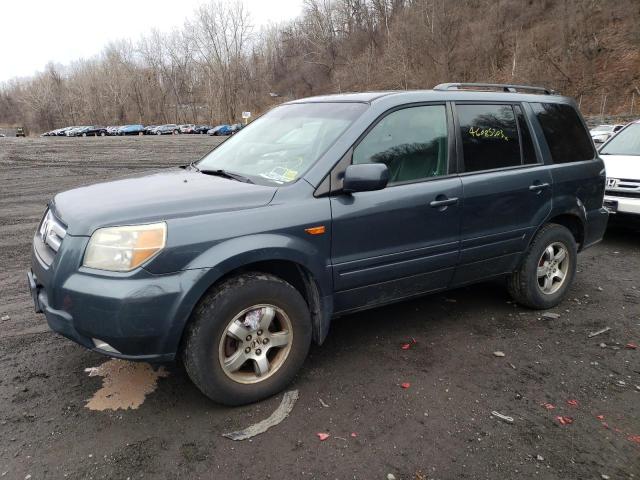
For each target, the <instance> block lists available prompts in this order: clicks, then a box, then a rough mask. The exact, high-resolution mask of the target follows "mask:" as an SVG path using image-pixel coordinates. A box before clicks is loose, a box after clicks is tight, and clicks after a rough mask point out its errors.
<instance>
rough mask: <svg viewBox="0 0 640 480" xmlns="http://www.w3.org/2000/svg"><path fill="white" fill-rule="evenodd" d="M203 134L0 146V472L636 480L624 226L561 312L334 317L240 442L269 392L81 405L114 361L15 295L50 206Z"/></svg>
mask: <svg viewBox="0 0 640 480" xmlns="http://www.w3.org/2000/svg"><path fill="white" fill-rule="evenodd" d="M215 142H216V139H213V138H211V137H206V136H177V137H162V138H157V137H143V138H138V137H133V138H126V139H123V138H109V137H107V138H97V139H94V138H84V139H67V138H50V139H47V138H42V139H33V138H28V139H11V138H3V139H0V316H2V318H3V319H2V320H0V478H2V479H5V478H7V479H25V478H31V479H34V480H35V479H45V478H46V479H58V478H71V479H85V478H95V479H101V478H109V479H111V478H114V479H126V478H131V479H137V478H159V479H176V478H207V479H211V478H215V479H265V478H273V479H284V478H287V479H289V478H330V479H351V478H354V479H355V478H357V479H385V478H387V475H388V474H393V475H394V476H395V478H397V479H427V478H428V479H464V478H468V479H479V478H490V479H512V478H545V479H546V478H549V479H578V478H580V479H600V478H606V477H605V476H608V478H611V479H627V478H640V437H638V436H639V435H640V349H635V350H634V349H632V348H625V345H626V344H628V343H633V344H640V243H639V242H638V238H639V237H638V232H637V231H631V230H624V229H614V230H610V231H609V232H608V233H607V235H606V238H605V240H604V242H603V243H601V244H600V245H598V246H596V247H594V248H592V249H590V250H587V251H586V252H584V253H582V254H581V255H580V263H579V273H578V275H577V279H576V282H575V284H574V286H573V288H572V290H571V293H570V297H569V298H568V299H567V300H566V301H565V302H564V303H563V304H562V305H561V306H560V307H559V308H557V309H555V310H553V312H555V313H558V314H559V315H560V317H559V318H557V319H542V318H541V317H540V313H539V312H533V311H530V310H526V309H524V308H520V307H518V306H516V305H514V304H513V303H511V302H510V300H509V297H508V296H507V294H506V292H505V290H504V289H503V288H502V285H501V284H500V283H499V282H493V283H486V284H482V285H477V286H473V287H468V288H464V289H460V290H455V291H452V292H447V293H446V294H440V295H433V296H430V297H426V298H423V299H419V300H415V301H410V302H405V303H401V304H397V305H394V306H389V307H385V308H380V309H377V310H373V311H369V312H365V313H360V314H357V315H351V316H348V317H345V318H342V319H340V320H338V321H336V322H335V323H334V324H333V325H332V327H331V333H330V336H329V338H328V340H327V341H326V343H325V344H324V345H323V346H322V347H314V348H312V351H311V354H310V357H309V359H308V360H307V362H306V364H305V365H304V367H303V369H302V371H301V373H300V374H299V376H298V377H297V379H296V381H295V382H294V384H293V385H292V388H295V389H298V390H299V392H300V398H299V400H298V402H297V404H296V405H295V407H294V408H293V411H292V413H291V415H290V416H289V417H288V418H287V419H286V420H284V422H283V423H281V424H280V425H278V426H276V427H274V428H272V429H271V430H269V431H268V432H266V433H265V434H263V435H261V436H258V437H255V438H254V439H253V440H251V441H243V442H233V441H231V440H228V439H226V438H223V437H222V436H221V434H222V433H224V432H228V431H231V430H235V429H238V428H243V427H246V426H249V425H251V424H253V423H255V422H257V421H260V420H262V419H264V418H266V417H268V416H269V415H270V414H271V413H272V412H273V411H274V410H275V409H276V408H277V406H278V405H279V403H280V399H281V396H278V397H274V398H271V399H269V400H266V401H264V402H261V403H259V404H256V405H251V406H246V407H240V408H227V407H222V406H218V405H216V404H213V403H211V402H210V401H209V400H207V399H206V398H205V397H204V396H203V395H201V394H200V393H199V392H198V390H196V388H195V387H194V386H193V385H192V384H191V383H190V382H189V380H188V378H187V377H186V375H185V373H184V371H183V370H181V369H180V368H179V367H177V366H169V367H168V368H167V371H168V375H167V376H164V377H163V375H158V377H163V378H159V379H158V384H157V389H156V390H155V391H154V392H152V393H149V394H148V395H147V396H146V399H145V400H144V402H143V403H142V404H141V405H140V406H139V408H137V409H128V410H116V411H112V410H105V411H94V410H90V409H88V408H86V406H85V405H86V403H87V402H88V401H89V400H90V399H92V397H94V395H95V394H96V392H97V391H98V390H99V389H100V387H101V385H102V381H103V377H101V376H100V375H94V376H89V374H88V373H87V372H85V369H86V368H89V367H98V366H100V365H101V364H103V363H104V362H105V361H106V359H105V358H104V357H101V356H100V355H98V354H95V353H92V352H89V351H86V350H84V349H83V348H81V347H79V346H77V345H75V344H73V343H71V342H70V341H68V340H66V339H64V338H62V337H60V336H58V335H56V334H53V333H50V332H49V331H48V330H47V328H46V324H45V323H44V322H45V320H44V317H43V316H41V315H36V314H35V313H33V307H32V303H31V299H30V297H29V294H28V292H27V288H26V280H25V271H26V270H27V268H28V266H29V256H30V242H31V236H32V234H33V232H34V231H35V228H36V224H37V222H38V221H39V219H40V217H41V215H42V212H43V209H44V207H45V204H46V202H47V200H48V199H49V198H50V197H51V196H52V194H53V193H54V192H56V191H59V190H63V189H67V188H70V187H74V186H77V185H82V184H86V183H89V182H96V181H100V180H106V179H109V178H113V177H117V176H120V175H124V174H128V173H131V172H133V171H140V170H143V169H151V168H156V167H158V168H160V167H166V166H171V165H178V164H182V163H186V162H188V161H190V160H192V159H194V158H196V157H198V156H200V155H201V154H203V153H205V152H206V151H207V150H209V149H210V148H211V147H212V145H213V144H214V143H215ZM7 316H8V317H9V318H8V319H7V318H6V317H7ZM604 327H611V330H610V331H608V332H606V333H602V334H600V335H598V336H596V337H593V338H588V334H589V333H591V332H595V331H597V330H600V329H602V328H604ZM412 339H414V340H415V343H412V345H411V348H409V349H408V350H403V349H402V348H401V344H403V343H406V342H412V341H413V340H412ZM601 344H602V345H604V346H601ZM495 351H502V352H504V354H505V356H504V357H496V356H494V354H493V352H495ZM404 382H409V383H410V387H409V388H407V389H403V388H401V386H400V385H401V384H402V383H404ZM320 399H322V402H324V404H326V405H328V407H325V406H323V405H322V402H321V401H320ZM568 400H576V401H577V405H576V406H572V405H569V404H568V403H567V401H568ZM543 404H551V405H553V406H555V408H554V409H551V410H548V409H547V408H546V407H545V406H543ZM492 411H497V412H499V413H501V414H504V415H508V416H511V417H513V423H507V422H505V421H502V420H500V419H497V418H495V417H493V416H492V415H491V412H492ZM557 416H568V417H572V419H573V423H571V424H566V425H561V424H560V423H559V421H558V420H557V419H556V417H557ZM599 416H600V418H598V417H599ZM317 432H326V433H328V434H330V437H329V438H328V439H327V440H325V441H323V442H321V441H320V440H319V439H318V437H316V433H317ZM351 433H356V436H355V437H352V436H351ZM29 476H30V477H29Z"/></svg>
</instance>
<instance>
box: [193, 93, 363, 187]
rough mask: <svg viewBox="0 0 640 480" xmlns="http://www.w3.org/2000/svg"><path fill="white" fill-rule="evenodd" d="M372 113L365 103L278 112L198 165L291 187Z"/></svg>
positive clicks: (317, 105)
mask: <svg viewBox="0 0 640 480" xmlns="http://www.w3.org/2000/svg"><path fill="white" fill-rule="evenodd" d="M366 108H367V105H366V104H364V103H347V102H344V103H329V102H326V103H299V104H288V105H282V106H280V107H277V108H274V109H273V110H271V111H270V112H268V113H266V114H265V115H263V116H262V117H260V118H258V119H256V120H255V121H253V122H251V123H250V124H249V125H248V126H247V127H245V128H243V129H242V130H240V131H239V132H238V133H237V134H235V135H233V136H232V137H230V138H229V139H228V140H226V141H225V142H224V143H222V144H221V145H220V146H219V147H218V148H216V149H215V150H213V151H212V152H211V153H209V154H208V155H207V156H205V157H204V158H203V159H202V160H200V162H198V163H197V164H196V166H197V168H198V169H200V170H203V171H217V170H222V171H226V172H229V173H231V174H237V175H242V176H244V177H247V178H248V179H250V180H251V181H253V182H255V183H260V184H266V185H283V184H287V183H291V182H293V181H295V180H297V179H298V178H300V176H301V175H302V174H303V173H305V172H306V171H307V170H308V169H309V168H310V167H311V165H313V164H314V163H315V162H316V160H318V159H319V158H320V156H321V155H322V154H323V153H324V152H325V151H326V150H327V149H328V148H329V147H330V146H331V145H332V144H333V143H334V142H335V141H336V140H337V139H338V137H339V136H340V135H342V133H343V132H344V131H345V130H346V129H347V128H348V127H349V126H350V125H351V124H352V123H353V121H354V120H355V119H356V118H358V117H359V116H360V115H361V114H362V113H363V112H364V111H365V110H366Z"/></svg>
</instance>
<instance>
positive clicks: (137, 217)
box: [28, 84, 608, 405]
mask: <svg viewBox="0 0 640 480" xmlns="http://www.w3.org/2000/svg"><path fill="white" fill-rule="evenodd" d="M605 178H606V177H605V169H604V164H603V162H602V160H601V159H600V158H599V157H598V154H597V152H596V151H595V149H594V146H593V142H592V141H591V138H590V136H589V132H588V130H587V128H586V126H585V124H584V122H583V119H582V118H581V116H580V114H579V112H578V110H577V108H576V105H575V103H574V102H573V100H571V99H569V98H567V97H563V96H560V95H556V94H554V93H553V92H551V91H549V90H545V89H541V88H536V87H525V86H515V85H490V84H443V85H438V86H437V87H435V88H434V89H433V90H427V91H403V92H373V93H353V94H344V95H328V96H321V97H314V98H307V99H302V100H296V101H292V102H288V103H285V104H283V105H280V106H278V107H276V108H274V109H272V110H270V111H269V112H268V113H266V114H265V115H263V116H262V117H260V118H258V119H257V120H256V121H254V122H252V123H251V124H250V125H249V126H247V127H246V128H245V129H243V130H242V131H241V132H239V133H238V134H237V135H234V136H233V137H231V138H230V139H229V140H227V141H226V142H224V143H222V144H221V145H219V146H218V147H217V148H215V149H214V150H213V151H212V152H210V153H209V154H207V155H206V156H205V157H204V158H202V159H201V160H199V161H197V162H194V163H192V164H191V165H188V166H185V167H182V168H175V169H168V170H166V171H164V172H161V173H155V174H152V175H146V176H140V177H136V178H126V179H123V180H118V181H112V182H107V183H100V184H97V185H91V186H87V187H81V188H76V189H73V190H69V191H66V192H63V193H59V194H57V195H56V196H55V197H54V198H53V200H52V201H51V202H50V203H49V206H48V209H47V210H46V213H45V215H44V218H43V220H42V222H41V224H40V225H39V227H38V231H37V232H36V235H35V236H34V239H33V259H32V267H31V271H30V272H28V280H29V286H30V289H31V293H32V295H33V299H34V302H35V306H36V311H38V312H44V314H45V316H46V319H47V321H48V323H49V325H50V327H51V328H52V329H53V330H55V331H56V332H59V333H60V334H62V335H64V336H66V337H68V338H70V339H72V340H74V341H76V342H77V343H79V344H81V345H83V346H85V347H87V348H89V349H91V350H94V351H96V352H100V353H102V354H105V355H109V356H112V357H118V358H124V359H130V360H146V361H171V360H174V359H177V358H180V359H182V361H183V363H184V365H185V368H186V370H187V372H188V374H189V376H190V377H191V379H192V380H193V382H194V383H195V384H196V385H197V386H198V387H199V388H200V390H202V392H204V394H205V395H207V396H208V397H210V398H211V399H213V400H215V401H218V402H221V403H225V404H231V405H238V404H244V403H248V402H253V401H256V400H259V399H262V398H265V397H267V396H270V395H273V394H274V393H276V392H278V391H280V390H281V389H283V388H285V386H286V385H287V384H288V383H289V382H291V380H292V379H293V377H294V376H295V374H296V372H297V371H298V369H299V368H300V367H301V365H302V364H303V362H304V359H305V357H306V355H307V352H308V349H309V346H310V343H311V341H315V342H316V343H318V344H321V343H322V342H323V341H324V339H325V337H326V336H327V333H328V331H329V326H330V324H331V321H332V319H334V318H336V317H338V316H341V315H345V314H347V313H350V312H355V311H358V310H363V309H368V308H373V307H377V306H380V305H385V304H389V303H392V302H397V301H401V300H404V299H407V298H411V297H415V296H418V295H424V294H427V293H431V292H437V291H442V290H446V289H451V288H456V287H460V286H462V285H467V284H471V283H475V282H480V281H484V280H487V279H491V278H500V277H503V278H506V283H507V286H508V289H509V291H510V293H511V295H512V296H513V298H514V299H515V300H516V301H517V302H519V303H520V304H521V305H524V306H526V307H530V308H534V309H546V308H551V307H553V306H555V305H557V304H558V303H559V302H561V301H562V299H563V298H564V297H565V296H566V294H567V291H568V289H569V288H570V286H571V283H572V281H573V279H574V276H575V272H576V264H577V253H578V252H579V251H581V250H583V249H585V248H587V247H589V246H591V245H593V244H594V243H596V242H598V241H600V240H601V238H602V235H603V232H604V230H605V227H606V224H607V218H608V217H607V212H606V210H605V209H603V208H602V201H603V195H604V190H605Z"/></svg>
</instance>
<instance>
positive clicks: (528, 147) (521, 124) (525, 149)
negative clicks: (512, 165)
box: [513, 105, 538, 165]
mask: <svg viewBox="0 0 640 480" xmlns="http://www.w3.org/2000/svg"><path fill="white" fill-rule="evenodd" d="M513 109H514V110H515V112H516V117H517V118H518V130H519V131H520V146H521V149H522V163H524V164H525V165H529V164H531V163H538V158H537V157H536V150H535V148H534V147H533V140H532V139H531V132H530V131H529V126H528V125H527V121H526V119H525V118H524V113H523V111H522V108H520V106H519V105H516V106H514V107H513Z"/></svg>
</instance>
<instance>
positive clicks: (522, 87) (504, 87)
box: [433, 83, 556, 95]
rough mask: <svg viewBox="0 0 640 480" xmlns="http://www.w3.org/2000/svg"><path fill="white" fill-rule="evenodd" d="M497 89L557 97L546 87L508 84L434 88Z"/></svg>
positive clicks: (443, 85)
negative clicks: (526, 91) (524, 91)
mask: <svg viewBox="0 0 640 480" xmlns="http://www.w3.org/2000/svg"><path fill="white" fill-rule="evenodd" d="M488 88H491V89H495V90H502V91H503V92H509V93H516V92H517V91H518V90H529V91H531V92H540V93H544V94H545V95H555V94H556V92H555V90H551V89H550V88H544V87H533V86H531V85H511V84H508V83H441V84H439V85H436V86H435V87H433V89H434V90H464V89H469V90H479V89H488Z"/></svg>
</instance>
